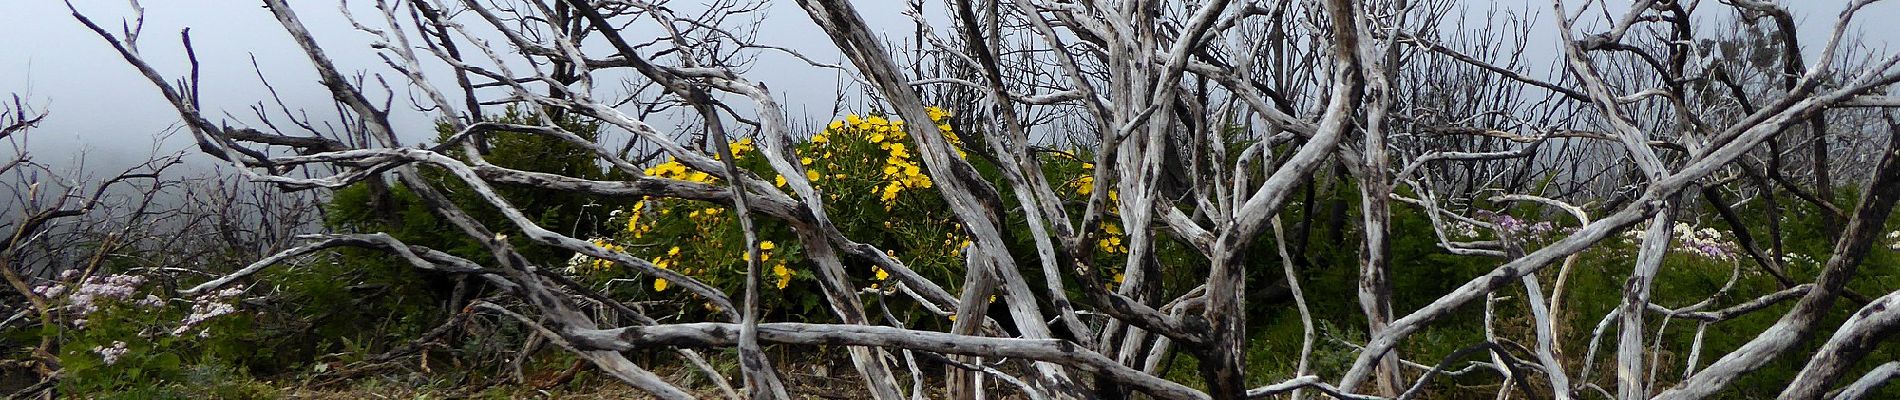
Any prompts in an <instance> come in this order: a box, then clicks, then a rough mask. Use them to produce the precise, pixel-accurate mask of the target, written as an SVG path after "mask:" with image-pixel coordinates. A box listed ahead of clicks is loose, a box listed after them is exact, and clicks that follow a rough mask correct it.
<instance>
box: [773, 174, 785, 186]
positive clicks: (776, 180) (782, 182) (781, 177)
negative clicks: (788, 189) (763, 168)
mask: <svg viewBox="0 0 1900 400" xmlns="http://www.w3.org/2000/svg"><path fill="white" fill-rule="evenodd" d="M772 185H774V186H778V187H785V175H779V176H778V177H776V178H772Z"/></svg>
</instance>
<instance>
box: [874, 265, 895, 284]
mask: <svg viewBox="0 0 1900 400" xmlns="http://www.w3.org/2000/svg"><path fill="white" fill-rule="evenodd" d="M871 272H872V273H874V274H877V280H880V281H881V280H885V279H890V278H891V273H889V272H884V268H881V267H871Z"/></svg>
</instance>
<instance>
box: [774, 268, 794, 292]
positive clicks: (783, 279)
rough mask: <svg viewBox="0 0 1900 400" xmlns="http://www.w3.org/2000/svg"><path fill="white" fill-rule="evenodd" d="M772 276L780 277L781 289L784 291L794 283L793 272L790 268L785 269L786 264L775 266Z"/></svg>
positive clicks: (779, 286) (779, 285)
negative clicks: (786, 286)
mask: <svg viewBox="0 0 1900 400" xmlns="http://www.w3.org/2000/svg"><path fill="white" fill-rule="evenodd" d="M772 275H774V276H777V277H778V288H779V289H784V288H785V285H789V284H791V283H792V270H791V269H790V268H785V263H778V265H773V266H772Z"/></svg>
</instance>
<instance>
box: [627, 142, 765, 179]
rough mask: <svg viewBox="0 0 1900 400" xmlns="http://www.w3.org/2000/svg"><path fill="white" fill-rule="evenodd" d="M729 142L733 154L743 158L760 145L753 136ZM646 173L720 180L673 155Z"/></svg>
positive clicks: (675, 177) (670, 176)
mask: <svg viewBox="0 0 1900 400" xmlns="http://www.w3.org/2000/svg"><path fill="white" fill-rule="evenodd" d="M727 144H728V145H730V147H731V148H732V156H733V157H735V158H743V157H745V155H746V153H750V152H752V151H753V150H757V149H758V145H756V144H753V143H752V138H745V139H739V141H736V142H731V143H727ZM646 174H647V176H651V177H659V178H667V179H677V180H682V181H687V182H699V183H712V182H715V181H717V180H718V178H714V177H713V176H712V175H711V174H707V173H705V172H702V171H694V170H692V169H691V168H687V167H686V164H681V163H680V162H679V160H677V159H674V158H673V157H667V158H666V162H663V163H660V164H659V165H654V166H652V167H649V168H647V170H646Z"/></svg>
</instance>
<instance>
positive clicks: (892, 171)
mask: <svg viewBox="0 0 1900 400" xmlns="http://www.w3.org/2000/svg"><path fill="white" fill-rule="evenodd" d="M884 175H897V166H895V165H886V166H884Z"/></svg>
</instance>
